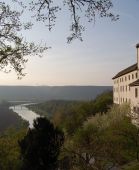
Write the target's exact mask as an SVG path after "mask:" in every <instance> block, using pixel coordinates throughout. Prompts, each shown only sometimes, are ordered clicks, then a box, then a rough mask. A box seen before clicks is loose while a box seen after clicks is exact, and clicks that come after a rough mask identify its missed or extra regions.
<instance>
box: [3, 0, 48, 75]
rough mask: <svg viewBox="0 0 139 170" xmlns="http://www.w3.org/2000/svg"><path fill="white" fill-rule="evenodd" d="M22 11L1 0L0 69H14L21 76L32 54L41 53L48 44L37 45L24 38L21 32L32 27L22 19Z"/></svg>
mask: <svg viewBox="0 0 139 170" xmlns="http://www.w3.org/2000/svg"><path fill="white" fill-rule="evenodd" d="M21 15H22V12H17V11H13V10H11V9H10V7H9V6H8V5H6V4H5V3H3V2H0V70H2V71H4V72H9V71H11V69H14V70H15V71H16V73H17V75H18V78H21V77H22V76H24V75H25V74H24V73H23V69H24V65H25V63H26V62H27V59H25V58H24V56H26V55H30V54H37V55H38V54H40V53H42V52H44V50H46V49H47V47H46V46H40V45H35V44H34V43H29V42H26V41H25V40H24V38H23V37H22V36H21V35H20V34H19V33H20V31H21V30H23V29H30V28H31V24H30V23H26V24H23V23H21V21H20V17H21Z"/></svg>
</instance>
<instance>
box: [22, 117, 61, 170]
mask: <svg viewBox="0 0 139 170" xmlns="http://www.w3.org/2000/svg"><path fill="white" fill-rule="evenodd" d="M63 142H64V134H63V133H62V131H60V130H59V129H58V128H55V127H54V125H53V124H52V123H51V122H50V121H49V120H47V119H46V118H42V117H40V118H37V119H36V120H35V121H34V128H33V129H29V130H28V132H27V135H26V136H25V137H24V139H22V140H21V141H20V142H19V145H20V148H21V157H22V160H23V167H22V169H25V170H38V169H39V170H44V169H48V170H51V169H52V170H54V169H55V168H56V167H57V161H58V156H59V153H60V148H61V146H62V144H63Z"/></svg>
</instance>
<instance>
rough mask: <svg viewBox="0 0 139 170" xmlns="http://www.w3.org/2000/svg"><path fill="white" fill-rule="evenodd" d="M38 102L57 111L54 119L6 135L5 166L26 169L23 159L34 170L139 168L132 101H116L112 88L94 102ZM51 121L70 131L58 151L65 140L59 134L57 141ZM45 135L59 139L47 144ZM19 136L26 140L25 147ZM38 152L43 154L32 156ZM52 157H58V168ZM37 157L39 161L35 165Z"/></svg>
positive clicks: (2, 145)
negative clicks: (118, 103) (115, 102)
mask: <svg viewBox="0 0 139 170" xmlns="http://www.w3.org/2000/svg"><path fill="white" fill-rule="evenodd" d="M32 108H33V106H32ZM37 108H40V110H41V114H42V115H43V114H44V112H46V114H44V115H46V116H48V114H47V112H48V111H49V112H50V113H51V117H49V119H50V120H51V123H49V121H48V120H47V121H46V120H45V118H41V119H40V124H39V125H38V123H36V122H38V121H35V124H34V125H35V127H34V129H32V130H27V129H24V130H20V131H21V133H20V132H19V131H18V132H16V131H15V132H14V133H12V135H11V132H6V135H1V137H0V151H1V152H0V168H1V169H2V170H6V168H7V169H12V170H20V169H23V167H22V165H23V164H24V166H27V164H26V163H29V165H30V167H33V170H38V169H40V170H48V169H49V167H50V166H51V169H53V170H113V169H118V170H138V169H139V129H138V128H137V127H136V126H134V125H133V124H132V123H131V119H130V117H129V114H130V107H129V106H128V105H127V104H126V105H121V106H118V105H113V104H112V93H110V92H109V93H104V94H102V95H100V96H98V97H97V98H96V99H95V100H92V101H88V102H85V101H84V102H76V101H50V102H46V103H42V104H39V105H38V107H37ZM34 109H35V107H34ZM42 111H43V112H42ZM44 122H48V124H47V125H46V124H45V123H44ZM52 122H53V124H54V126H53V125H52ZM47 126H50V127H51V128H52V129H53V130H54V129H55V130H56V131H57V132H58V133H60V134H63V133H64V136H65V137H64V138H63V137H62V138H61V140H62V144H63V146H62V148H61V149H60V148H58V151H57V150H56V148H57V147H56V148H55V151H54V150H53V148H54V147H52V145H53V144H54V146H56V145H55V144H59V142H58V141H59V140H60V138H59V137H60V136H59V137H58V136H57V137H58V138H57V142H56V141H55V140H56V139H55V135H52V136H51V135H50V132H49V130H48V128H47ZM53 130H52V132H51V133H52V134H55V132H56V131H55V130H54V131H53ZM47 135H48V136H47ZM62 136H63V135H62ZM44 137H45V141H47V138H50V140H52V142H54V143H53V144H52V143H51V142H48V143H49V144H48V143H47V144H45V142H44ZM9 139H10V141H11V142H9ZM32 139H33V140H32ZM54 139H55V140H54ZM18 141H22V147H21V146H20V145H19V143H18ZM13 146H14V148H13ZM20 147H21V148H20ZM49 147H50V148H51V150H52V151H51V150H49V149H48V148H49ZM59 149H60V150H59ZM7 150H8V152H7ZM35 150H36V151H35ZM21 151H22V152H21ZM45 151H46V152H45ZM48 151H49V153H51V154H52V153H54V152H56V153H57V154H56V156H58V159H56V157H55V159H53V157H51V158H50V155H51V154H50V155H47V154H48ZM35 152H37V155H38V156H36V154H35V155H34V156H33V155H32V156H31V154H34V153H35ZM2 153H5V154H4V155H3V154H2ZM10 153H12V154H10ZM45 153H46V157H48V158H49V159H50V161H49V166H48V164H47V163H46V164H45V163H43V164H42V161H43V160H42V158H43V159H44V160H45V158H46V157H45ZM28 155H30V156H29V157H28ZM52 155H53V154H52ZM42 156H43V157H42ZM54 156H55V155H54ZM21 158H24V159H21ZM33 158H34V159H35V160H36V161H35V160H34V159H33ZM13 160H14V162H15V163H14V164H13ZM23 160H24V162H23ZM29 160H31V161H29ZM51 160H52V162H53V161H54V168H52V167H53V165H52V164H51V163H50V162H51ZM34 161H35V164H33V165H32V162H34ZM37 161H38V163H37ZM46 162H47V160H46ZM41 167H45V168H43V169H41Z"/></svg>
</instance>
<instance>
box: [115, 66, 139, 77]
mask: <svg viewBox="0 0 139 170" xmlns="http://www.w3.org/2000/svg"><path fill="white" fill-rule="evenodd" d="M135 70H137V63H136V64H134V65H132V66H130V67H128V68H126V69H124V70H122V71H120V72H119V73H118V74H116V75H115V76H114V77H113V78H112V79H116V78H118V77H121V76H123V75H125V74H127V73H130V72H132V71H135Z"/></svg>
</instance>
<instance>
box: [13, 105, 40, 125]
mask: <svg viewBox="0 0 139 170" xmlns="http://www.w3.org/2000/svg"><path fill="white" fill-rule="evenodd" d="M30 104H36V103H29V104H20V105H16V106H11V107H10V109H12V110H13V111H14V112H15V113H17V114H18V115H19V116H21V117H22V118H23V119H24V120H26V121H28V122H29V127H30V128H32V127H33V120H34V119H36V118H37V117H40V116H39V115H38V114H37V113H35V112H33V111H31V110H29V109H28V108H27V107H26V106H27V105H30Z"/></svg>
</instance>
